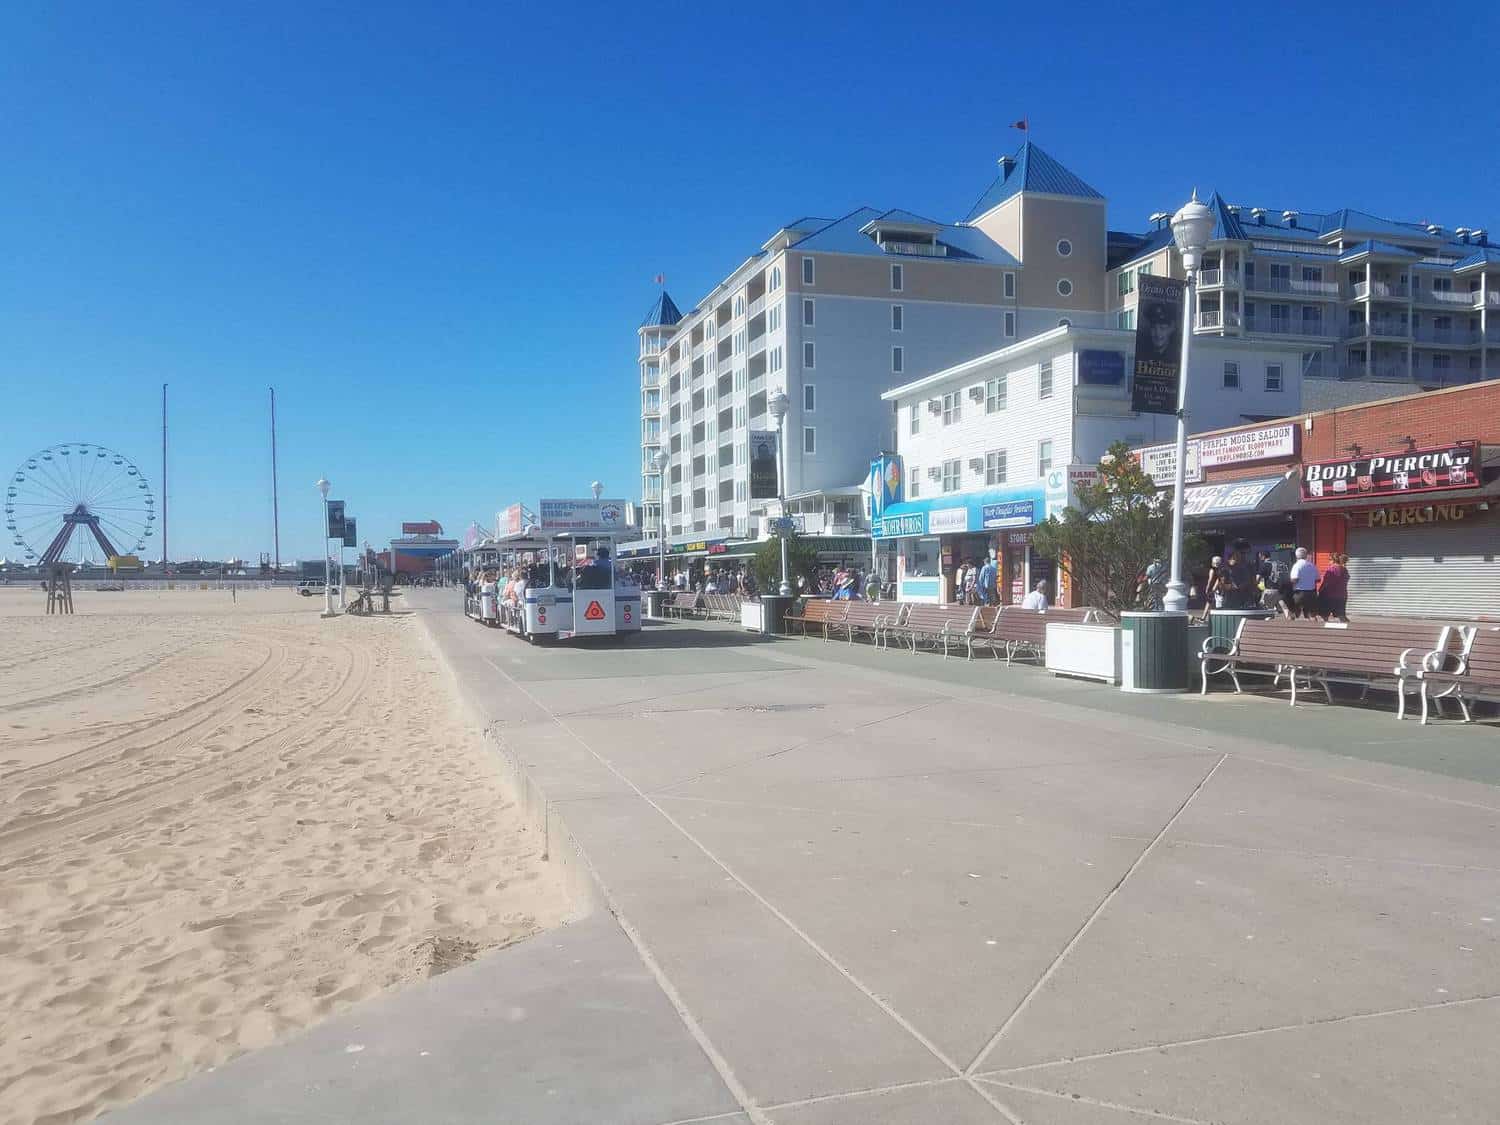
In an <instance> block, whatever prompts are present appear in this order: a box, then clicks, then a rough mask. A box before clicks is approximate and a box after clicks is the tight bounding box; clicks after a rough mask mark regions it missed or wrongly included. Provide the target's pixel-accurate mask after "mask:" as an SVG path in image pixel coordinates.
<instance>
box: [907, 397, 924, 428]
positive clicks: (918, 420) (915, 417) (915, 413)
mask: <svg viewBox="0 0 1500 1125" xmlns="http://www.w3.org/2000/svg"><path fill="white" fill-rule="evenodd" d="M908 432H910V433H913V434H920V433H921V432H922V407H921V405H920V404H918V405H915V406H913V407H912V408H911V429H910V430H909V431H908Z"/></svg>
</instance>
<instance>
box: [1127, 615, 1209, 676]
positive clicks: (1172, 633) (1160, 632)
mask: <svg viewBox="0 0 1500 1125" xmlns="http://www.w3.org/2000/svg"><path fill="white" fill-rule="evenodd" d="M1191 659H1192V654H1191V653H1190V652H1189V651H1188V615H1187V614H1185V613H1150V612H1126V613H1122V614H1120V690H1121V691H1130V692H1138V693H1142V694H1158V695H1159V694H1165V693H1167V692H1182V691H1187V689H1188V665H1189V663H1190V661H1191Z"/></svg>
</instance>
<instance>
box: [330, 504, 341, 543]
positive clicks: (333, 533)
mask: <svg viewBox="0 0 1500 1125" xmlns="http://www.w3.org/2000/svg"><path fill="white" fill-rule="evenodd" d="M328 538H329V539H343V538H344V502H343V501H342V500H330V501H328Z"/></svg>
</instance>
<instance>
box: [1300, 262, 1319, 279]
mask: <svg viewBox="0 0 1500 1125" xmlns="http://www.w3.org/2000/svg"><path fill="white" fill-rule="evenodd" d="M1302 280H1303V281H1312V282H1322V280H1323V267H1322V266H1303V267H1302Z"/></svg>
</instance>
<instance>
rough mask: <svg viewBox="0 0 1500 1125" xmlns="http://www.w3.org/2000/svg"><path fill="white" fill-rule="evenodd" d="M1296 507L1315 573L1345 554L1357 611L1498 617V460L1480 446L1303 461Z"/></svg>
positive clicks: (1351, 599) (1467, 444)
mask: <svg viewBox="0 0 1500 1125" xmlns="http://www.w3.org/2000/svg"><path fill="white" fill-rule="evenodd" d="M1301 500H1302V505H1301V506H1302V512H1303V523H1304V527H1305V531H1306V533H1307V534H1306V537H1307V538H1308V539H1309V540H1310V541H1311V542H1312V543H1314V544H1315V555H1314V557H1315V560H1316V562H1317V564H1318V567H1319V569H1320V570H1321V569H1323V568H1324V567H1326V566H1327V565H1328V563H1329V561H1331V556H1332V555H1333V554H1334V553H1335V552H1340V553H1343V554H1346V555H1348V556H1349V576H1350V577H1349V602H1350V605H1351V606H1353V607H1357V612H1361V613H1366V614H1374V613H1391V614H1407V615H1418V616H1420V615H1426V614H1431V615H1435V616H1440V615H1444V614H1455V613H1458V614H1463V615H1465V616H1473V615H1482V616H1500V568H1497V566H1496V564H1497V563H1500V515H1497V510H1496V504H1497V503H1500V456H1497V455H1496V454H1494V453H1491V454H1490V455H1489V456H1488V458H1486V457H1484V455H1483V453H1482V450H1481V449H1480V447H1479V445H1478V443H1476V442H1457V443H1454V444H1451V445H1445V446H1436V447H1432V448H1426V449H1405V450H1400V451H1396V452H1387V453H1378V454H1373V455H1369V456H1359V457H1348V458H1340V459H1336V460H1330V461H1317V462H1310V463H1309V464H1307V465H1304V466H1303V468H1302V489H1301Z"/></svg>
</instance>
